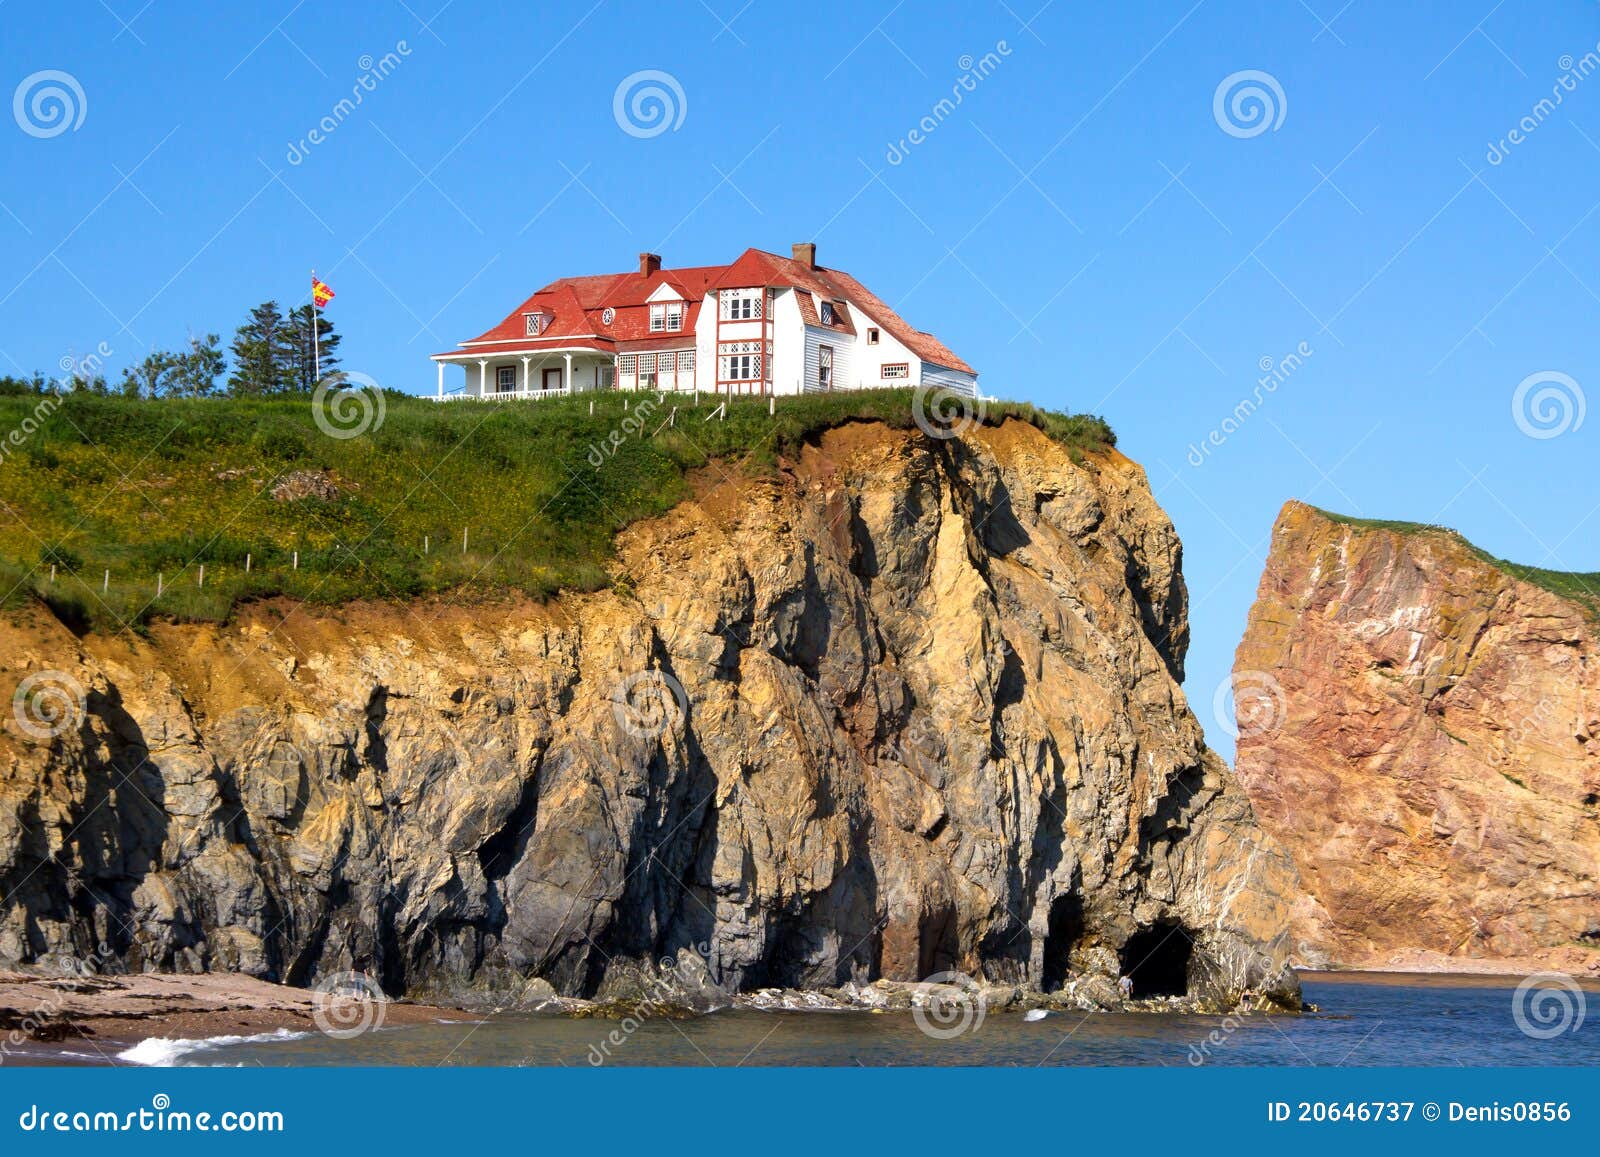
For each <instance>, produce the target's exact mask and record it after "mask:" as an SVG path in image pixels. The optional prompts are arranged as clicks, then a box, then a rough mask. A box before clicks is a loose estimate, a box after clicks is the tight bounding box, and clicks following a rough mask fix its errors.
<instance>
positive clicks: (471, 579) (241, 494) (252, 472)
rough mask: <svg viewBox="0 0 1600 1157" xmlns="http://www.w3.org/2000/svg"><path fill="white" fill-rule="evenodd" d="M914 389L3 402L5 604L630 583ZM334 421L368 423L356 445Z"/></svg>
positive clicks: (171, 612) (1099, 440) (909, 404)
mask: <svg viewBox="0 0 1600 1157" xmlns="http://www.w3.org/2000/svg"><path fill="white" fill-rule="evenodd" d="M913 399H914V392H913V391H911V390H893V391H872V392H864V393H850V394H827V395H812V396H806V397H799V398H785V399H779V401H778V407H777V414H776V417H772V416H769V414H768V412H767V402H766V400H765V399H753V400H750V401H734V402H733V403H731V404H730V405H729V406H728V409H727V417H726V420H712V421H706V420H705V419H706V418H707V416H708V415H709V414H710V413H711V412H712V411H713V409H714V408H715V402H714V401H713V400H708V398H707V397H706V396H704V395H703V396H702V400H701V403H700V405H699V406H698V407H695V406H693V405H691V404H689V403H690V400H689V399H688V398H687V397H681V396H673V395H668V396H667V397H666V398H665V399H664V400H658V399H657V398H656V396H655V395H652V394H643V395H623V394H603V395H595V396H594V403H595V405H594V413H593V415H592V416H591V414H590V412H589V406H590V398H589V397H588V396H579V397H574V398H563V399H552V400H548V401H539V402H500V403H493V402H481V403H480V402H465V401H464V402H456V403H451V404H447V405H439V404H437V403H435V402H432V401H429V400H427V399H423V398H414V397H409V396H405V395H397V394H388V395H385V396H384V399H383V417H382V421H381V423H379V422H376V421H372V422H370V423H368V424H367V425H365V426H363V423H362V418H363V417H364V413H370V412H371V408H372V406H373V396H372V395H370V394H367V395H347V396H340V395H335V396H333V397H332V398H330V399H328V400H327V401H328V404H327V405H326V406H323V407H321V408H320V409H319V408H318V407H317V406H316V405H315V404H314V403H313V401H312V398H311V396H310V395H306V394H296V395H288V396H279V397H273V398H204V399H200V398H196V399H174V400H160V401H150V400H136V399H126V398H119V397H114V396H95V395H90V394H70V395H66V396H64V397H54V396H49V395H46V396H39V395H33V396H13V397H0V600H3V604H4V605H11V606H15V605H18V604H20V603H21V602H24V601H26V600H28V599H29V598H32V597H38V598H42V599H44V600H46V601H47V602H49V603H50V605H51V606H52V607H53V608H54V609H55V610H56V612H57V613H58V614H59V615H61V617H62V618H63V619H64V620H66V621H68V622H69V623H72V624H74V625H75V626H79V627H81V628H82V629H90V628H93V629H100V630H113V631H114V630H118V629H121V628H123V627H136V626H138V625H139V624H142V623H143V622H145V621H147V620H148V619H150V618H151V617H159V616H166V617H171V618H175V619H181V620H222V619H225V618H226V617H227V616H228V615H229V613H230V612H231V611H232V609H233V607H234V605H235V604H236V603H237V602H238V601H239V600H241V599H251V598H264V597H268V596H274V595H285V596H289V597H292V598H296V599H304V600H307V601H311V602H317V603H326V604H334V603H339V602H342V601H344V600H347V599H352V598H393V599H404V598H410V597H414V596H417V595H421V594H425V593H428V592H435V591H443V590H449V589H455V588H463V587H465V588H479V589H481V590H484V591H492V590H517V591H522V592H526V593H530V594H534V595H538V596H544V595H548V594H550V593H553V592H555V591H557V590H562V589H567V590H593V589H597V588H600V587H604V586H607V585H610V584H611V583H612V582H613V576H612V575H611V573H610V570H609V568H610V565H611V562H612V540H613V538H614V536H615V535H616V533H617V532H618V531H619V530H620V529H622V528H623V527H624V526H625V525H627V524H628V523H629V522H632V521H633V520H635V519H639V518H647V517H650V516H652V515H657V514H660V513H662V512H664V511H666V510H668V509H669V508H671V507H672V506H673V505H674V504H676V503H677V502H679V501H680V500H682V499H683V498H684V497H685V496H686V495H687V493H688V483H687V474H688V472H689V471H690V470H692V469H694V468H695V467H698V466H703V465H705V464H706V463H708V462H710V461H712V460H720V461H721V462H722V463H723V468H724V469H728V470H730V471H734V470H745V471H750V470H757V471H759V470H770V469H772V468H773V467H774V465H775V464H776V462H777V459H778V456H779V455H781V454H784V453H786V452H791V451H793V450H794V448H795V447H796V446H798V445H799V444H800V443H801V442H803V441H804V440H806V439H807V438H809V437H812V436H814V435H816V434H817V433H819V432H820V431H822V430H824V429H826V428H828V427H831V426H836V425H839V424H841V423H844V422H847V421H850V420H853V419H876V420H880V421H883V422H886V423H889V424H890V425H893V426H896V427H900V428H908V427H910V426H911V425H912V423H913V421H914V411H913ZM363 405H365V406H366V407H368V409H367V410H366V411H365V412H364V411H363V409H362V406H363ZM625 405H626V406H627V408H625ZM674 406H676V407H677V415H676V420H675V423H674V424H673V425H671V426H666V425H665V423H666V422H667V420H668V416H669V414H670V413H671V412H672V410H673V407H674ZM985 411H986V417H985V420H986V421H988V422H991V423H993V422H997V421H1000V420H1002V419H1004V418H1007V417H1015V418H1020V419H1022V420H1024V421H1027V422H1030V423H1032V424H1033V425H1035V426H1037V427H1039V428H1040V429H1042V430H1044V431H1045V432H1046V433H1048V434H1049V435H1050V436H1051V437H1053V438H1055V439H1057V440H1058V441H1061V442H1063V443H1065V444H1067V445H1068V446H1071V447H1074V448H1075V449H1095V448H1101V447H1105V446H1109V445H1113V444H1114V441H1115V439H1114V437H1113V435H1112V433H1111V430H1110V429H1109V428H1108V427H1107V426H1106V424H1105V423H1104V422H1103V421H1101V420H1100V419H1098V418H1093V417H1087V416H1081V415H1080V416H1070V415H1065V414H1056V413H1051V412H1048V411H1043V410H1039V409H1036V408H1035V407H1033V406H1031V405H1027V404H1022V403H1009V402H990V403H987V405H986V407H985ZM318 417H323V418H324V419H325V421H326V422H327V424H328V425H329V426H330V428H332V429H335V430H336V432H340V433H342V432H344V431H346V430H349V429H350V428H352V427H359V428H362V429H363V431H364V432H362V433H360V434H358V435H356V436H351V437H336V436H333V435H331V434H329V433H328V432H326V431H324V430H323V429H322V428H321V427H320V426H319V423H318V421H317V419H318ZM614 433H615V434H616V435H617V437H618V438H620V439H621V441H620V443H618V444H616V445H615V446H613V445H612V443H611V438H612V435H613V434H614ZM596 461H599V462H600V463H601V464H600V465H599V466H598V467H596V465H595V462H596ZM274 491H278V493H277V494H276V495H275V494H274ZM463 530H465V531H466V534H467V548H466V550H465V551H464V552H463V550H462V531H463ZM425 545H426V548H427V549H426V553H425V549H424V548H425ZM297 552H298V569H296V567H295V556H296V553H297ZM247 559H248V561H249V572H248V573H247V572H246V561H247ZM201 564H204V566H205V580H204V586H201V585H200V571H199V568H200V566H201ZM52 566H54V568H55V581H54V582H51V581H50V573H51V568H52ZM107 571H109V572H110V576H111V578H110V583H109V587H105V586H104V576H105V572H107ZM158 576H159V577H160V584H161V593H160V595H159V596H158V595H157V581H158ZM103 588H104V589H103Z"/></svg>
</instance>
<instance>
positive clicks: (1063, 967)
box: [1039, 892, 1083, 992]
mask: <svg viewBox="0 0 1600 1157" xmlns="http://www.w3.org/2000/svg"><path fill="white" fill-rule="evenodd" d="M1082 938H1083V897H1082V896H1080V895H1079V894H1078V893H1077V892H1068V893H1066V894H1065V895H1062V896H1057V897H1056V898H1055V899H1054V900H1052V901H1051V902H1050V918H1049V922H1048V923H1047V924H1046V926H1045V934H1044V962H1043V974H1042V975H1041V976H1040V978H1039V988H1040V990H1041V991H1043V992H1055V991H1056V990H1057V989H1059V988H1060V987H1061V986H1062V985H1064V984H1066V982H1067V977H1069V976H1071V975H1072V950H1073V948H1075V947H1076V946H1077V944H1078V941H1079V940H1081V939H1082Z"/></svg>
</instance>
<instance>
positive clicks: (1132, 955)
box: [1119, 921, 1194, 1000]
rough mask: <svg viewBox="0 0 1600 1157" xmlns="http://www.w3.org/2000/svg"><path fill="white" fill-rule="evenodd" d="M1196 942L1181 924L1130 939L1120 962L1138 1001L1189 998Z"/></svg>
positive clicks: (1168, 924) (1156, 926)
mask: <svg viewBox="0 0 1600 1157" xmlns="http://www.w3.org/2000/svg"><path fill="white" fill-rule="evenodd" d="M1193 955H1194V938H1193V937H1191V936H1190V935H1189V933H1188V931H1187V930H1186V929H1185V928H1184V927H1183V926H1182V925H1181V924H1174V923H1171V922H1168V921H1162V922H1161V923H1158V924H1154V925H1152V926H1151V927H1149V928H1143V929H1140V930H1139V931H1138V932H1135V933H1134V934H1133V935H1132V936H1130V937H1128V942H1127V943H1126V944H1124V945H1123V946H1122V951H1121V953H1119V958H1120V960H1121V962H1122V975H1124V976H1126V977H1128V978H1129V979H1130V980H1132V981H1133V992H1132V995H1133V997H1134V999H1135V1000H1142V999H1144V998H1146V997H1151V996H1187V995H1188V993H1189V961H1190V958H1191V957H1192V956H1193Z"/></svg>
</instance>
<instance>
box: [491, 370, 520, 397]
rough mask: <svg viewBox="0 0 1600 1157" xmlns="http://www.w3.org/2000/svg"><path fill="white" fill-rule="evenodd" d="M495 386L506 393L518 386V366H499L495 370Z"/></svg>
mask: <svg viewBox="0 0 1600 1157" xmlns="http://www.w3.org/2000/svg"><path fill="white" fill-rule="evenodd" d="M494 388H495V389H496V390H497V391H498V392H500V393H502V394H504V393H507V392H509V391H511V390H515V389H516V388H517V367H516V366H498V367H496V368H495V371H494Z"/></svg>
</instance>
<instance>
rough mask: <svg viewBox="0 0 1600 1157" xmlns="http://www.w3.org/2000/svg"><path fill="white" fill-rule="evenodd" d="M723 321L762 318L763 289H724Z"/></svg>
mask: <svg viewBox="0 0 1600 1157" xmlns="http://www.w3.org/2000/svg"><path fill="white" fill-rule="evenodd" d="M720 301H721V303H722V320H723V321H759V320H761V290H759V289H724V290H723V291H722V293H721V295H720Z"/></svg>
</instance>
